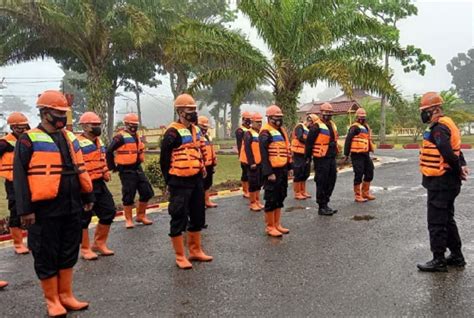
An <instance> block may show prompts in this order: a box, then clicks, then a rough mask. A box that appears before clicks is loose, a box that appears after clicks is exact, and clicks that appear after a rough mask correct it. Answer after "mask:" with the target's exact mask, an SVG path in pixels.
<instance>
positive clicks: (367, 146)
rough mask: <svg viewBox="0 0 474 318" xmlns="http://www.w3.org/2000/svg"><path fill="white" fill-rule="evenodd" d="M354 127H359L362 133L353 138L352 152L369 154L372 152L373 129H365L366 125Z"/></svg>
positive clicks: (356, 124)
mask: <svg viewBox="0 0 474 318" xmlns="http://www.w3.org/2000/svg"><path fill="white" fill-rule="evenodd" d="M352 127H357V128H359V129H360V133H359V134H358V135H356V136H354V138H352V143H351V152H355V153H362V152H369V151H371V150H372V131H371V129H370V128H369V127H368V126H367V127H365V126H364V125H362V124H360V123H354V124H352V126H351V128H352Z"/></svg>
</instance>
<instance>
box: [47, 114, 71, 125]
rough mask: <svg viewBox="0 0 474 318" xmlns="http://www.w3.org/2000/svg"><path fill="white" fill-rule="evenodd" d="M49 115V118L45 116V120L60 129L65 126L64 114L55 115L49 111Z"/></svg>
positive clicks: (65, 118)
mask: <svg viewBox="0 0 474 318" xmlns="http://www.w3.org/2000/svg"><path fill="white" fill-rule="evenodd" d="M49 117H50V118H51V119H49V118H46V120H47V121H48V123H49V124H50V125H51V126H53V127H54V128H56V129H62V128H64V127H66V124H67V117H66V116H55V115H53V114H51V113H49Z"/></svg>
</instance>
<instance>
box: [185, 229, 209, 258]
mask: <svg viewBox="0 0 474 318" xmlns="http://www.w3.org/2000/svg"><path fill="white" fill-rule="evenodd" d="M188 248H189V260H190V261H199V262H210V261H212V260H213V257H212V256H209V255H206V254H205V253H204V251H203V250H202V247H201V232H188Z"/></svg>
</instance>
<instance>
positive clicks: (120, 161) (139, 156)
mask: <svg viewBox="0 0 474 318" xmlns="http://www.w3.org/2000/svg"><path fill="white" fill-rule="evenodd" d="M120 135H122V137H123V141H124V144H123V145H122V146H120V147H118V149H117V150H116V151H117V154H116V156H115V163H116V164H117V165H133V164H136V163H142V162H143V161H145V145H144V144H143V142H142V141H141V139H140V136H139V135H138V134H136V135H135V138H136V139H135V138H134V137H133V136H132V135H131V134H129V133H128V132H126V131H121V132H120ZM137 140H138V145H137Z"/></svg>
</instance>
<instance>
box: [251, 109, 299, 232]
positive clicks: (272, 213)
mask: <svg viewBox="0 0 474 318" xmlns="http://www.w3.org/2000/svg"><path fill="white" fill-rule="evenodd" d="M266 116H267V121H268V122H267V124H265V125H264V126H263V127H262V129H261V130H260V134H259V137H258V138H259V142H260V154H261V157H262V176H263V180H264V186H263V187H264V189H265V194H264V199H265V224H266V228H265V232H266V233H267V234H268V235H269V236H273V237H280V236H282V234H288V233H289V232H290V231H289V230H288V229H287V228H284V227H283V226H282V225H281V222H280V219H281V209H282V208H283V206H284V205H283V202H284V201H285V198H286V196H287V190H288V174H289V173H290V170H291V169H292V167H291V152H290V140H289V139H288V135H287V133H286V130H285V128H283V112H282V111H281V109H280V107H278V106H276V105H271V106H269V107H268V108H267V110H266Z"/></svg>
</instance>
